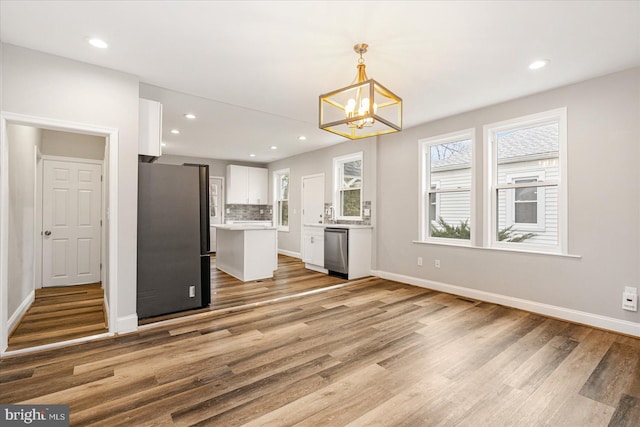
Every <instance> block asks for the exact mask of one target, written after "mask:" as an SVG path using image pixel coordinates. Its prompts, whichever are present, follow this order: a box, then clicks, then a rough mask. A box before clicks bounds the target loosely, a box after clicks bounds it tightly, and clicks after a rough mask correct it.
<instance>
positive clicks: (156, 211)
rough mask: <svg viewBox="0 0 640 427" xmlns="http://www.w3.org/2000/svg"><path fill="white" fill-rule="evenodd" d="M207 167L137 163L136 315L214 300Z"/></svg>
mask: <svg viewBox="0 0 640 427" xmlns="http://www.w3.org/2000/svg"><path fill="white" fill-rule="evenodd" d="M208 181H209V167H208V166H207V165H182V166H176V165H164V164H157V163H139V164H138V286H137V289H138V292H137V311H138V318H140V319H143V318H146V317H153V316H159V315H161V314H168V313H174V312H179V311H184V310H190V309H195V308H200V307H206V306H208V305H209V304H210V302H211V288H210V281H211V279H210V275H211V271H210V261H209V197H208Z"/></svg>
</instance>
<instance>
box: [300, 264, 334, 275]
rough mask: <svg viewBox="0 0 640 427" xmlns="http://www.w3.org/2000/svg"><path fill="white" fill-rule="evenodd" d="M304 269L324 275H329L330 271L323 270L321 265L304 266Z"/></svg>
mask: <svg viewBox="0 0 640 427" xmlns="http://www.w3.org/2000/svg"><path fill="white" fill-rule="evenodd" d="M304 268H306V269H308V270H313V271H317V272H318V273H324V274H329V270H327V269H326V268H322V267H320V266H319V265H315V264H307V263H305V264H304Z"/></svg>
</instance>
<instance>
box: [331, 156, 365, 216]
mask: <svg viewBox="0 0 640 427" xmlns="http://www.w3.org/2000/svg"><path fill="white" fill-rule="evenodd" d="M363 157H364V156H363V152H362V151H359V152H357V153H352V154H347V155H345V156H340V157H334V158H333V206H334V208H335V219H336V220H341V221H362V206H363V200H362V199H363V196H364V159H363ZM358 160H360V189H359V190H360V214H359V215H357V216H346V215H342V198H341V197H340V196H341V193H342V191H344V189H343V188H342V182H343V176H344V168H343V167H344V164H345V163H349V162H353V161H358ZM352 190H353V189H352ZM352 190H350V191H352Z"/></svg>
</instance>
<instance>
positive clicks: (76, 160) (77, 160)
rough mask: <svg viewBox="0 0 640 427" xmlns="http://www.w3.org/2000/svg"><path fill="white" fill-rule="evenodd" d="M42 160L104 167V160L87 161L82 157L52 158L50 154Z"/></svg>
mask: <svg viewBox="0 0 640 427" xmlns="http://www.w3.org/2000/svg"><path fill="white" fill-rule="evenodd" d="M41 158H42V160H53V161H57V162H71V163H88V164H92V165H103V164H104V160H96V159H85V158H81V157H65V156H51V155H49V154H43V155H42V156H41Z"/></svg>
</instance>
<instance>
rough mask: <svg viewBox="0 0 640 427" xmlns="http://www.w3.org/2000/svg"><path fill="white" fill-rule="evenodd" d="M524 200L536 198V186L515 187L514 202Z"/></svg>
mask: <svg viewBox="0 0 640 427" xmlns="http://www.w3.org/2000/svg"><path fill="white" fill-rule="evenodd" d="M526 200H533V201H536V200H538V189H537V188H536V187H529V188H516V202H519V201H526Z"/></svg>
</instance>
